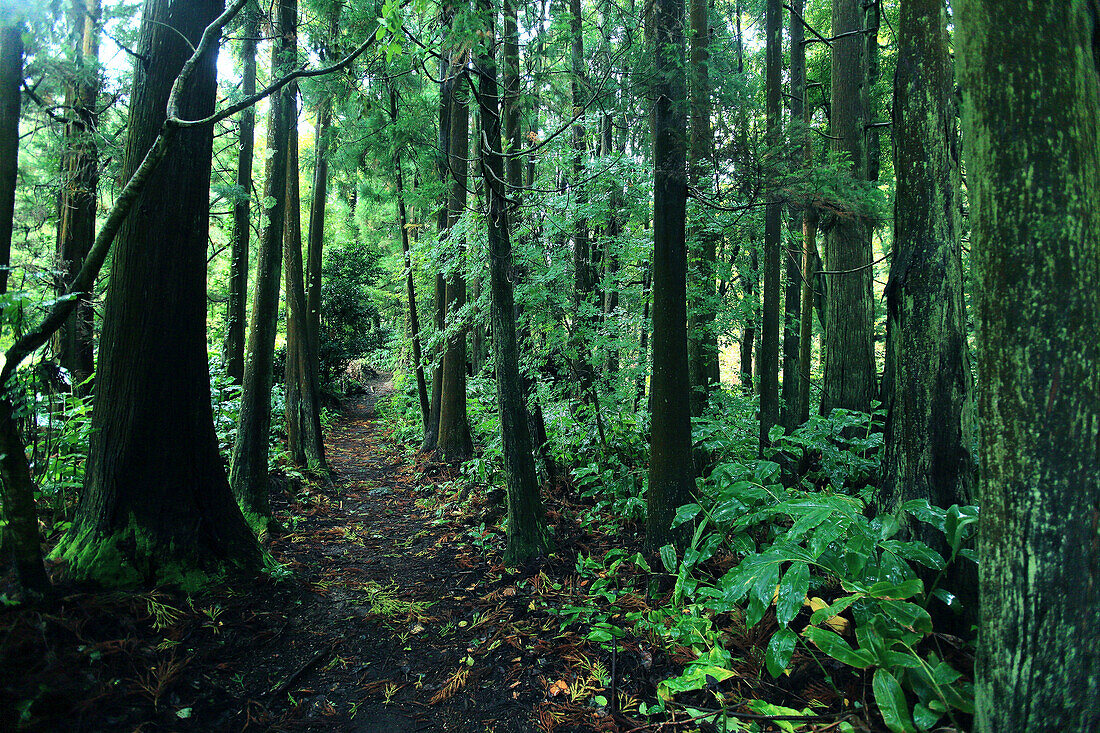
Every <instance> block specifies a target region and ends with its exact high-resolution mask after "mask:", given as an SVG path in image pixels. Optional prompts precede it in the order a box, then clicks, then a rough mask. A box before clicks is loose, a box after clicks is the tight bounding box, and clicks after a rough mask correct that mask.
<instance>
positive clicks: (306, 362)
mask: <svg viewBox="0 0 1100 733" xmlns="http://www.w3.org/2000/svg"><path fill="white" fill-rule="evenodd" d="M287 88H288V89H289V90H290V92H289V93H290V95H291V99H290V102H289V104H290V110H289V115H290V128H289V129H288V130H287V181H286V184H287V185H286V213H285V215H284V220H283V268H284V271H285V277H286V319H287V324H286V371H285V373H286V432H287V447H288V449H289V450H290V455H291V458H292V459H293V460H294V462H295V463H296V464H297V465H299V466H302V467H304V468H307V469H308V470H309V471H310V472H311V473H313V474H315V475H318V476H327V475H328V473H329V468H328V462H327V461H326V460H325V442H324V437H323V435H322V433H321V405H320V399H319V393H320V388H319V380H318V375H317V371H316V369H315V365H316V364H317V363H318V362H317V359H315V358H314V356H313V354H312V352H311V349H310V334H309V313H308V306H307V304H306V290H305V273H304V272H303V268H302V213H301V211H302V210H301V199H300V189H299V185H298V114H297V112H296V110H295V107H296V103H295V99H296V96H297V91H298V89H297V84H290V85H288V87H287Z"/></svg>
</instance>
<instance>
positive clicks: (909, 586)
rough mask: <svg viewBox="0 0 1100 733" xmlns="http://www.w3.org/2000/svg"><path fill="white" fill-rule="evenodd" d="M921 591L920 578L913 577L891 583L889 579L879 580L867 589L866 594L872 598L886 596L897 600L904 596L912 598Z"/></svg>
mask: <svg viewBox="0 0 1100 733" xmlns="http://www.w3.org/2000/svg"><path fill="white" fill-rule="evenodd" d="M923 592H924V582H923V581H921V580H920V579H917V578H913V579H910V580H905V581H902V582H901V583H891V582H889V581H885V580H880V581H879V582H877V583H875V584H874V585H872V586H871V587H870V588H869V589H868V590H867V595H869V596H872V597H874V598H886V599H889V600H895V601H898V600H902V599H905V598H912V597H913V596H915V595H918V594H920V593H923Z"/></svg>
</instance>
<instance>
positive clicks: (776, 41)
mask: <svg viewBox="0 0 1100 733" xmlns="http://www.w3.org/2000/svg"><path fill="white" fill-rule="evenodd" d="M764 33H765V35H766V36H767V42H766V48H765V55H766V59H765V66H766V71H765V77H766V78H765V82H764V85H765V87H766V90H767V92H766V95H767V101H766V110H765V113H766V117H767V141H768V144H769V145H772V146H775V145H778V144H779V141H780V140H779V136H780V119H779V115H780V111H781V107H782V97H783V81H782V72H783V8H782V6H781V4H780V0H768V4H767V9H766V10H765V21H764ZM777 172H778V171H773V172H772V176H773V177H774V175H775V174H776V173H777ZM766 196H767V198H768V201H767V208H766V209H765V210H764V288H763V295H764V308H763V311H764V312H763V318H762V319H761V321H762V324H761V325H762V326H763V332H762V334H761V336H762V339H761V349H760V358H759V361H760V455H761V456H763V455H764V450H765V449H766V448H767V447H768V446H769V445H770V444H771V439H770V438H769V437H768V435H769V433H770V431H771V429H772V426H773V425H775V424H777V423H778V422H779V316H780V306H779V295H780V290H779V250H780V244H781V243H780V240H781V239H782V237H783V231H782V216H783V204H782V202H781V201H780V199H779V196H778V194H777V192H776V190H775V186H774V184H771V183H769V184H768V190H767V193H766Z"/></svg>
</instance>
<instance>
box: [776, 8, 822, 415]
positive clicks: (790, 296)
mask: <svg viewBox="0 0 1100 733" xmlns="http://www.w3.org/2000/svg"><path fill="white" fill-rule="evenodd" d="M803 8H804V0H791V5H790V22H791V137H792V138H793V139H794V140H795V141H797V140H799V139H805V140H806V142H805V143H804V144H803V145H802V151H803V154H802V155H799V157H800V158H802V161H801V163H802V165H803V166H805V167H809V165H810V163H811V161H810V159H809V158H810V155H812V148H811V147H810V144H809V138H807V137H805V136H806V134H807V127H808V126H809V123H810V119H809V118H810V109H809V105H807V104H806V44H805V43H803V40H804V39H805V37H806V31H805V28H803V27H802V11H803ZM811 208H812V202H810V201H805V202H803V204H802V207H801V210H796V211H795V212H794V215H793V217H792V218H793V220H794V228H795V229H796V230H800V231H799V232H798V233H799V234H800V235H801V237H802V247H801V249H800V250H788V252H787V296H786V308H785V309H784V310H785V311H786V315H785V320H784V323H785V327H786V328H787V329H788V330H793V331H795V332H796V335H795V336H793V337H791V336H790V335H789V334H787V333H786V332H785V333H784V337H783V410H784V413H783V416H782V418H783V427H784V428H785V429H786V430H787V431H791V430H794V429H795V428H796V427H798V426H799V425H801V424H802V423H804V422H806V419H807V418H808V417H809V416H810V414H809V412H810V345H811V343H810V342H811V331H812V328H813V305H812V304H813V290H812V283H813V276H812V275H811V274H810V272H809V268H808V261H807V258H809V257H810V250H809V247H810V230H809V226H810V222H811V219H813V218H814V217H815V216H816V212H812V211H811ZM816 226H817V225H816V222H814V227H815V229H814V231H815V233H816ZM815 249H816V247H815ZM792 288H794V289H795V291H796V292H794V293H792V292H791V290H792Z"/></svg>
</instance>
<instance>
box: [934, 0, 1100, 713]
mask: <svg viewBox="0 0 1100 733" xmlns="http://www.w3.org/2000/svg"><path fill="white" fill-rule="evenodd" d="M955 8H956V13H955V16H954V21H955V23H956V28H957V29H958V37H957V39H956V41H955V44H954V48H955V50H956V51H957V53H958V57H959V59H960V62H961V75H960V81H961V82H962V84H961V86H962V89H964V90H965V95H966V96H965V104H966V108H965V114H964V116H963V121H964V126H965V127H964V135H963V139H964V141H965V143H966V153H967V156H966V161H967V183H968V187H969V191H970V195H971V202H972V209H971V217H972V223H973V229H972V235H971V247H972V250H971V251H972V256H973V264H974V272H975V274H976V276H977V277H976V288H975V294H976V295H977V316H978V319H977V320H978V371H977V373H978V389H977V395H978V414H979V415H980V416H981V421H982V423H981V448H980V451H981V482H980V488H979V493H980V497H981V507H982V511H981V520H980V530H979V543H978V551H979V555H980V557H981V565H980V567H979V576H980V594H981V624H980V628H981V636H980V638H979V641H978V658H977V663H976V698H977V699H976V707H977V712H976V716H975V730H977V731H980V732H981V733H987V732H989V731H1006V732H1007V731H1025V730H1026V731H1040V730H1059V731H1093V730H1098V729H1100V706H1098V705H1097V704H1096V700H1097V699H1098V697H1100V636H1098V635H1097V633H1096V629H1097V628H1098V627H1100V542H1098V538H1097V523H1098V518H1100V453H1098V444H1097V426H1098V425H1100V370H1098V369H1097V364H1100V339H1098V338H1097V334H1098V333H1100V283H1098V278H1100V23H1098V16H1100V12H1098V11H1100V8H1098V7H1097V4H1096V3H1095V2H1089V3H1086V2H1069V3H1067V2H1059V1H1057V0H1045V1H1042V2H1031V3H988V2H976V0H965V1H964V2H959V3H957V5H955Z"/></svg>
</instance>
